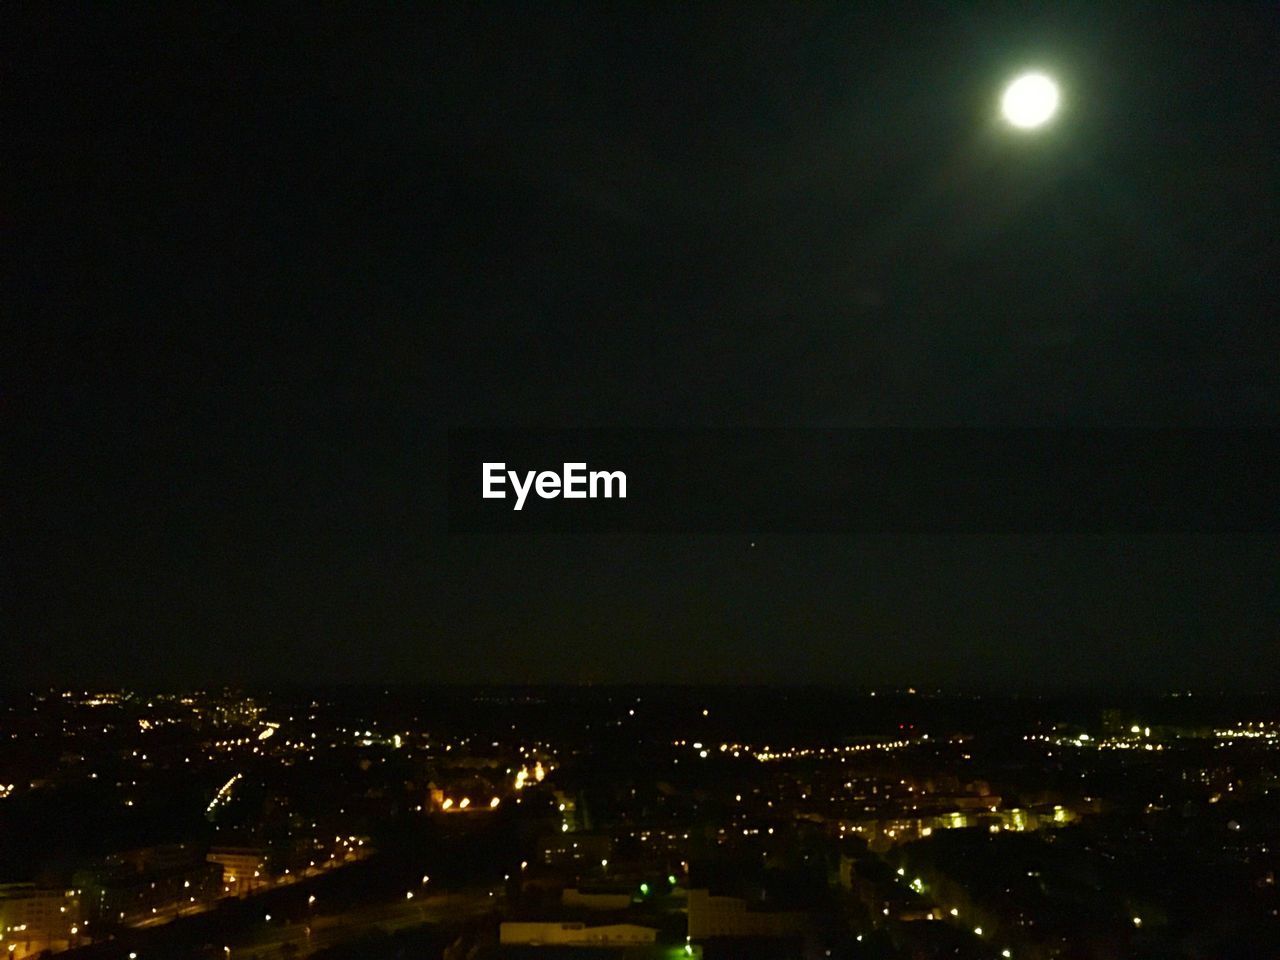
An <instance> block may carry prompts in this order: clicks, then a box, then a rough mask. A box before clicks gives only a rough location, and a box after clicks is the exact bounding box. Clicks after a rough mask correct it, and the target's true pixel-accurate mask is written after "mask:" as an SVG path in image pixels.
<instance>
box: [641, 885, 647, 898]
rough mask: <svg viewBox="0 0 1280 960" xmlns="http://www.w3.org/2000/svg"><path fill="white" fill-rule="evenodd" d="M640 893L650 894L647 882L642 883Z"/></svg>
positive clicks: (643, 894) (645, 895)
mask: <svg viewBox="0 0 1280 960" xmlns="http://www.w3.org/2000/svg"><path fill="white" fill-rule="evenodd" d="M640 895H641V896H642V897H647V896H648V895H649V885H648V884H647V883H642V884H640Z"/></svg>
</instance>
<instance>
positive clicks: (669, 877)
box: [667, 873, 676, 887]
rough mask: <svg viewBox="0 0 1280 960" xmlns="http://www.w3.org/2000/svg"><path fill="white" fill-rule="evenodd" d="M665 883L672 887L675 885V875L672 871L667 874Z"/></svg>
mask: <svg viewBox="0 0 1280 960" xmlns="http://www.w3.org/2000/svg"><path fill="white" fill-rule="evenodd" d="M667 883H669V884H671V886H673V887H674V886H675V885H676V875H675V874H674V873H669V874H667Z"/></svg>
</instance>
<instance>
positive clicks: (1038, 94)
mask: <svg viewBox="0 0 1280 960" xmlns="http://www.w3.org/2000/svg"><path fill="white" fill-rule="evenodd" d="M1000 109H1001V110H1002V111H1003V112H1004V118H1005V119H1006V120H1008V121H1009V122H1010V123H1011V124H1013V125H1014V126H1015V127H1020V128H1021V129H1023V130H1030V129H1031V128H1033V127H1038V126H1041V125H1042V124H1044V123H1046V122H1047V121H1048V120H1049V118H1050V117H1052V116H1053V115H1054V113H1055V112H1057V109H1058V86H1057V84H1055V83H1054V82H1053V81H1052V80H1050V79H1049V78H1048V77H1046V76H1045V75H1044V74H1043V73H1026V74H1023V75H1022V76H1020V77H1018V79H1016V80H1014V81H1013V83H1011V84H1009V86H1008V88H1006V89H1005V92H1004V96H1003V97H1002V98H1001V100H1000Z"/></svg>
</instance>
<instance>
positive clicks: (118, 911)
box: [75, 844, 223, 924]
mask: <svg viewBox="0 0 1280 960" xmlns="http://www.w3.org/2000/svg"><path fill="white" fill-rule="evenodd" d="M75 885H76V887H77V888H79V889H80V891H81V897H82V900H83V902H84V906H85V911H86V914H87V915H88V916H89V917H90V918H92V919H93V920H94V921H96V922H108V923H126V924H127V923H136V922H139V921H144V920H147V919H150V918H152V917H157V916H165V915H168V916H171V917H173V916H178V915H180V914H181V913H183V912H185V911H190V910H192V909H194V908H197V907H199V906H202V905H204V904H207V903H210V902H212V901H214V900H216V899H218V898H219V897H221V896H222V893H223V891H222V867H221V866H220V865H219V864H216V863H209V862H207V861H206V860H205V858H204V851H203V850H202V849H200V848H198V847H195V846H193V845H190V844H172V845H169V846H160V847H144V848H142V849H138V850H129V851H126V852H123V853H116V854H112V855H111V856H109V857H107V858H106V859H105V860H103V862H102V863H101V864H99V865H98V866H96V867H92V868H90V869H88V870H81V871H79V872H77V873H76V876H75Z"/></svg>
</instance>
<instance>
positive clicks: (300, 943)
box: [230, 890, 496, 960]
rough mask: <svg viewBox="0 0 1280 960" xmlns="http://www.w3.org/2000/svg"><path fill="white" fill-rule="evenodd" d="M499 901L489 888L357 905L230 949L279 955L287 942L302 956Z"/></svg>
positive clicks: (246, 958) (254, 956)
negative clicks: (356, 939)
mask: <svg viewBox="0 0 1280 960" xmlns="http://www.w3.org/2000/svg"><path fill="white" fill-rule="evenodd" d="M495 903H496V900H495V898H494V896H491V895H490V893H489V891H488V890H476V891H471V892H467V893H448V894H438V895H421V896H416V897H414V899H412V900H403V901H399V902H397V903H386V904H375V905H373V906H366V907H357V908H355V909H353V910H348V911H345V912H343V913H336V914H326V915H323V916H317V917H316V918H315V919H314V920H313V921H312V922H311V923H310V924H291V925H280V926H273V927H270V928H269V929H268V930H267V931H265V932H264V933H263V935H262V936H261V937H259V938H258V940H256V941H255V942H254V943H252V944H245V945H242V946H238V947H233V948H232V949H231V953H230V956H231V960H279V957H280V949H281V947H283V946H284V945H285V944H287V943H292V944H294V945H295V946H296V947H297V948H298V954H297V955H298V956H299V957H306V956H309V955H310V954H312V953H314V952H315V951H317V950H320V949H322V948H325V947H332V946H336V945H337V944H339V943H343V942H345V941H347V940H353V939H355V938H356V937H359V936H362V935H363V934H366V933H369V932H370V931H372V930H382V931H384V932H386V933H394V932H395V931H397V930H402V929H405V928H407V927H417V926H421V925H422V924H424V923H450V922H456V921H459V920H466V919H468V918H470V917H475V916H479V915H481V914H484V913H487V912H488V911H489V910H492V909H493V908H494V905H495Z"/></svg>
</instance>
